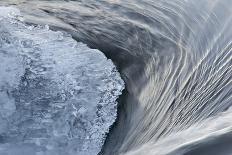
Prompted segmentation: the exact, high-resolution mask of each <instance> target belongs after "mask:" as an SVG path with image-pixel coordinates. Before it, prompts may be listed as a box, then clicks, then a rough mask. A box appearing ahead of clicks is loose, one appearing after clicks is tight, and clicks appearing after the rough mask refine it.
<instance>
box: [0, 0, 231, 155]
mask: <svg viewBox="0 0 232 155" xmlns="http://www.w3.org/2000/svg"><path fill="white" fill-rule="evenodd" d="M2 3H3V4H5V5H6V3H7V4H9V3H11V4H14V5H16V6H17V7H18V8H20V10H21V11H22V13H23V14H24V16H25V18H26V22H28V23H35V24H48V25H50V26H51V27H52V29H55V30H57V29H59V30H64V31H66V32H68V33H71V34H72V36H73V37H74V38H75V39H76V40H77V41H81V42H84V43H86V44H87V45H88V46H90V47H91V48H97V49H99V50H101V51H102V52H104V54H105V55H106V56H107V57H108V58H110V59H112V60H113V62H114V63H115V64H116V65H117V67H118V69H119V71H120V73H121V76H122V78H123V79H124V81H125V83H126V90H125V91H124V93H123V95H122V96H121V97H120V99H119V102H120V104H119V107H118V118H117V120H116V122H115V124H114V125H113V126H112V128H111V130H110V133H109V134H108V137H107V139H106V141H105V144H104V146H103V148H102V152H101V154H103V155H118V154H129V155H130V154H133V155H134V154H136V155H141V154H152V155H153V154H154V155H161V154H177V155H181V154H183V155H208V154H209V155H213V154H215V155H231V154H232V153H231V152H232V149H231V146H232V139H231V131H232V122H231V119H232V114H231V110H230V109H229V108H230V106H231V105H232V98H231V97H232V85H231V81H232V78H231V77H232V68H231V67H232V28H231V25H232V9H231V7H232V1H231V0H199V1H198V0H124V1H123V0H100V1H94V0H77V1H61V0H60V1H58V0H56V1H55V0H51V1H48V0H44V1H42V0H41V1H39V0H33V1H26V0H25V1H16V2H6V3H5V2H2ZM215 148H217V149H215Z"/></svg>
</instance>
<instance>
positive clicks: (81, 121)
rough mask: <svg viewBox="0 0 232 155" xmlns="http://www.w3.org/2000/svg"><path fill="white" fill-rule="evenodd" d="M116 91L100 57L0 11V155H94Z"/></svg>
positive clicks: (114, 75)
mask: <svg viewBox="0 0 232 155" xmlns="http://www.w3.org/2000/svg"><path fill="white" fill-rule="evenodd" d="M123 88H124V82H123V81H122V79H121V78H120V75H119V73H118V72H117V70H116V68H115V66H114V64H113V63H112V61H111V60H109V59H107V58H106V57H105V56H104V55H103V54H102V53H101V52H100V51H98V50H95V49H90V48H88V47H87V46H86V45H85V44H82V43H78V42H76V41H75V40H73V39H72V37H71V36H70V35H68V34H65V33H62V32H55V31H51V30H49V28H48V26H29V25H26V24H24V23H23V22H22V21H21V17H20V13H19V10H17V9H15V8H11V7H0V154H7V155H15V154H17V155H74V154H75V155H76V154H78V155H94V154H97V153H98V152H99V151H100V149H101V146H102V144H103V142H104V139H105V135H106V133H107V132H108V130H109V127H110V126H111V125H112V123H113V122H114V121H115V118H116V111H117V109H116V108H117V102H116V99H117V98H118V96H119V95H120V94H121V91H122V89H123Z"/></svg>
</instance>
